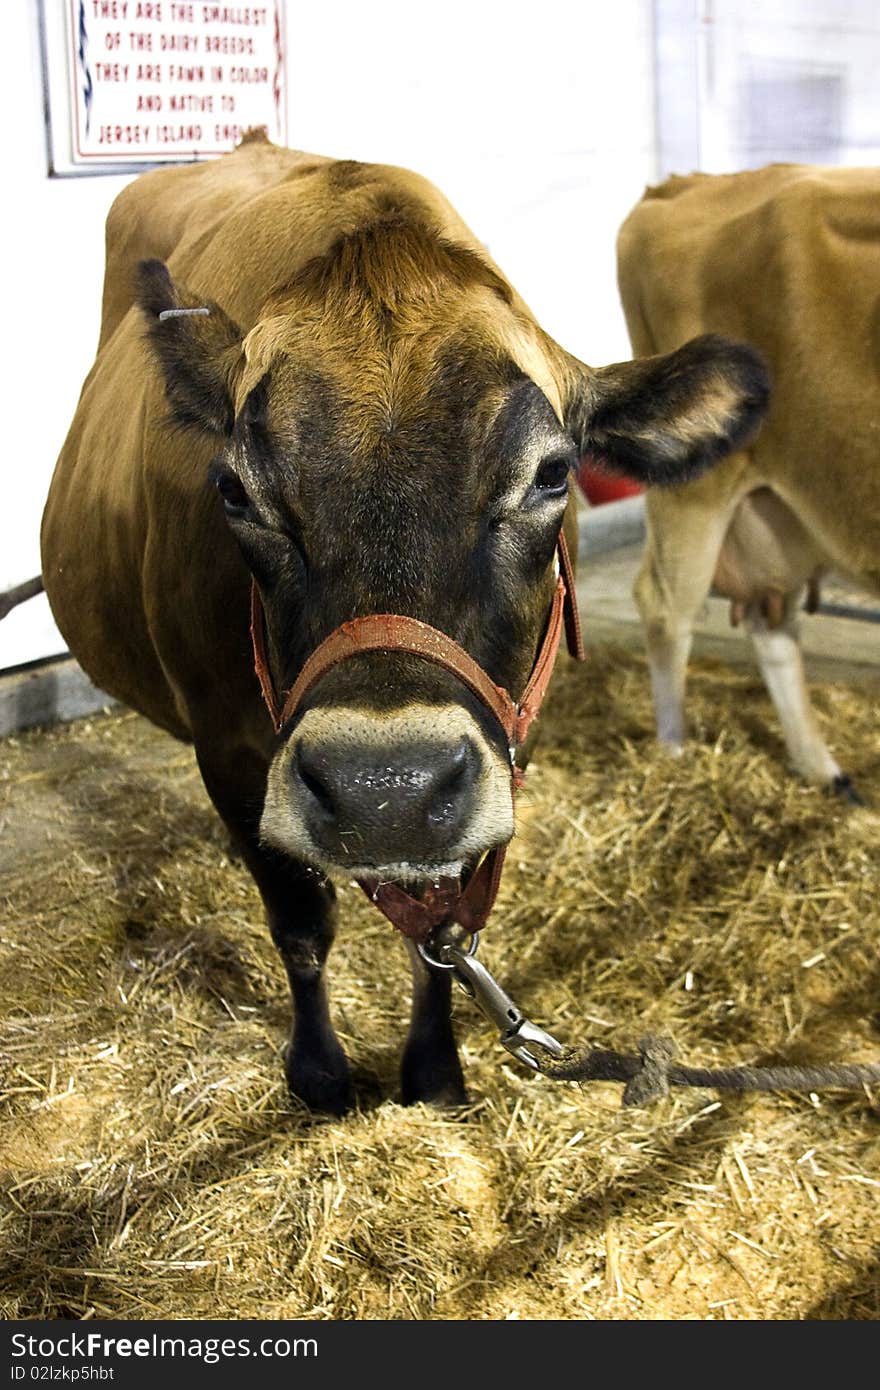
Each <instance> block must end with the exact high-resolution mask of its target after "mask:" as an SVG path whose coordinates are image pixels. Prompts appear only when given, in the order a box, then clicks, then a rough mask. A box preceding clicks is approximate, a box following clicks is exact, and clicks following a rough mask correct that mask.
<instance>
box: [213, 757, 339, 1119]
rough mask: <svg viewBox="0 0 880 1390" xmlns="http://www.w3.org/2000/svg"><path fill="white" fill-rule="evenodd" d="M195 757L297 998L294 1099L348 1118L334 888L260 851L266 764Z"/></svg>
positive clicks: (288, 1064)
mask: <svg viewBox="0 0 880 1390" xmlns="http://www.w3.org/2000/svg"><path fill="white" fill-rule="evenodd" d="M197 752H198V759H199V767H200V769H201V772H202V777H203V779H204V782H205V786H206V787H207V789H208V794H209V795H210V797H211V800H212V801H213V802H214V805H215V806H216V807H217V810H218V811H219V812H220V815H221V816H222V817H223V820H224V821H225V822H226V825H227V826H228V827H229V829H230V831H231V832H232V834H233V837H234V839H235V840H236V841H237V843H238V844H239V845H240V847H241V851H242V855H243V857H244V860H245V863H246V864H247V866H248V868H249V869H250V871H251V873H252V875H253V877H254V880H255V882H256V884H257V887H258V888H259V890H260V895H261V897H262V899H263V902H264V904H265V907H266V915H267V918H268V921H269V928H270V930H271V933H272V939H273V941H274V942H275V945H276V946H277V947H278V950H279V952H280V954H281V959H282V960H283V961H284V966H285V969H286V970H287V977H288V979H289V981H290V989H291V993H292V995H293V1027H292V1032H291V1037H290V1043H289V1045H288V1048H287V1052H286V1055H285V1070H286V1073H287V1082H288V1086H289V1087H290V1090H291V1093H292V1094H293V1095H295V1096H297V1097H298V1098H299V1099H300V1100H302V1101H304V1102H305V1104H306V1105H307V1106H308V1107H309V1109H311V1110H321V1111H326V1112H328V1113H330V1114H333V1115H341V1114H343V1113H344V1112H345V1111H346V1110H347V1109H348V1108H349V1106H350V1105H351V1102H352V1087H351V1078H350V1075H349V1069H348V1062H347V1061H346V1058H345V1053H344V1052H343V1050H342V1047H341V1046H340V1043H339V1040H338V1038H337V1037H336V1034H335V1033H334V1031H333V1025H332V1023H331V1022H330V1010H329V1006H328V1002H327V990H326V985H325V981H324V966H325V962H326V960H327V954H328V952H329V950H330V946H331V943H332V941H333V936H334V925H335V914H336V905H335V900H334V893H333V886H332V884H331V883H330V882H329V881H328V880H327V879H325V878H324V877H323V876H322V875H321V874H318V873H316V872H315V871H314V870H312V869H309V868H307V867H306V866H305V865H304V864H300V863H299V862H297V861H296V860H294V859H290V858H287V857H285V856H282V855H279V854H277V853H273V852H272V851H271V850H267V849H266V848H264V847H263V846H262V845H261V844H260V840H259V817H260V811H261V809H262V805H263V793H264V788H265V781H266V764H265V762H264V761H263V760H262V759H261V758H260V757H259V756H258V755H257V754H255V753H254V752H253V751H252V750H251V749H241V748H239V749H236V750H233V752H232V753H231V754H230V756H227V757H224V758H223V759H222V760H221V759H220V758H219V757H218V756H217V754H216V751H212V753H211V754H206V753H205V752H204V751H199V750H197Z"/></svg>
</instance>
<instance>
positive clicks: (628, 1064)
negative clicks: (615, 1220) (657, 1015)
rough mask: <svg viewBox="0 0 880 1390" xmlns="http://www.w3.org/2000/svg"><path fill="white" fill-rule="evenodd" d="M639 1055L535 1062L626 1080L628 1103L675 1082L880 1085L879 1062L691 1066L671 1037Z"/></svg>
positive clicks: (590, 1050)
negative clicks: (680, 1061)
mask: <svg viewBox="0 0 880 1390" xmlns="http://www.w3.org/2000/svg"><path fill="white" fill-rule="evenodd" d="M638 1046H639V1052H638V1055H636V1054H634V1053H631V1052H629V1053H627V1052H614V1051H611V1050H609V1049H606V1048H600V1047H590V1046H586V1047H566V1048H564V1049H563V1051H562V1053H561V1055H560V1056H558V1057H552V1056H551V1055H550V1054H549V1053H548V1052H545V1051H543V1050H541V1051H540V1053H537V1052H536V1056H535V1060H536V1061H537V1063H538V1070H539V1071H540V1072H541V1073H542V1075H544V1076H547V1077H549V1078H550V1079H551V1080H552V1081H624V1082H626V1086H625V1088H624V1092H623V1104H624V1105H625V1106H636V1105H650V1104H651V1103H652V1102H654V1101H656V1100H660V1099H661V1098H662V1097H663V1096H665V1095H668V1094H669V1088H670V1086H705V1087H708V1088H711V1089H713V1090H717V1091H827V1090H861V1088H862V1087H863V1086H876V1085H878V1084H880V1062H869V1063H864V1064H857V1063H840V1064H839V1065H838V1064H829V1065H827V1066H815V1067H798V1066H779V1067H750V1066H741V1067H717V1068H713V1067H686V1066H682V1065H680V1064H678V1063H676V1062H675V1060H674V1059H675V1047H674V1044H673V1043H671V1042H670V1040H669V1039H668V1038H656V1037H647V1038H642V1039H641V1041H640V1042H639V1045H638Z"/></svg>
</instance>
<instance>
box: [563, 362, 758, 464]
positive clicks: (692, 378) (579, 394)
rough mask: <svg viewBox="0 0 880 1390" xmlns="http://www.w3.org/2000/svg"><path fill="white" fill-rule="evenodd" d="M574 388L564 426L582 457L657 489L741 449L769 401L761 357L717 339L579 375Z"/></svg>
mask: <svg viewBox="0 0 880 1390" xmlns="http://www.w3.org/2000/svg"><path fill="white" fill-rule="evenodd" d="M569 361H570V363H571V364H572V365H573V361H574V359H569ZM578 365H579V366H580V364H578ZM569 385H570V389H569V393H568V399H567V401H566V408H565V423H566V426H567V428H568V429H569V430H570V431H571V433H572V434H573V435H574V438H575V441H576V443H577V444H578V446H579V447H580V450H581V453H582V454H590V455H592V456H593V457H594V458H595V459H597V460H598V461H599V462H604V463H607V465H608V467H609V468H613V469H615V470H616V471H618V472H620V473H625V474H627V475H628V476H629V477H631V478H635V479H636V480H637V481H638V482H641V483H645V484H647V485H650V486H660V487H662V486H664V485H669V484H672V483H682V482H685V481H686V480H687V479H688V478H694V477H696V476H697V475H698V474H699V473H702V472H703V470H704V469H706V468H708V467H709V466H710V465H711V464H713V463H715V462H717V461H718V459H720V458H723V457H724V455H725V454H729V453H732V452H733V451H734V450H736V449H739V448H742V446H743V445H744V444H747V443H748V442H749V440H750V439H751V438H752V436H753V435H754V434H755V432H756V430H757V429H758V426H759V425H760V423H761V420H762V419H763V417H764V414H765V412H766V409H767V405H768V402H769V399H770V375H769V372H768V370H767V367H766V364H765V363H764V360H763V358H762V357H761V356H760V355H759V353H757V352H756V351H755V350H754V349H753V348H751V347H747V346H746V345H745V344H744V343H734V342H731V341H730V340H729V339H728V338H722V337H719V336H717V335H715V334H706V335H705V336H704V337H701V338H693V339H692V340H691V341H690V342H689V343H685V345H684V347H680V348H678V349H677V350H676V351H675V352H670V353H666V354H664V355H662V356H659V357H643V358H638V359H636V360H635V361H633V362H618V363H616V364H615V365H614V366H612V367H603V368H600V369H599V370H597V371H592V370H590V369H589V368H582V371H581V372H579V373H577V379H575V378H574V377H573V376H570V377H569Z"/></svg>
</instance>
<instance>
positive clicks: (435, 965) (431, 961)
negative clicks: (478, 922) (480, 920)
mask: <svg viewBox="0 0 880 1390" xmlns="http://www.w3.org/2000/svg"><path fill="white" fill-rule="evenodd" d="M479 944H480V933H479V932H478V931H475V932H474V934H473V936H472V937H471V940H470V945H469V946H468V948H467V950H466V951H463V952H462V951H459V950H458V948H457V947H453V946H441V947H440V950H441V951H452V950H455V951H456V953H457V954H458V955H460V956H461V957H462V959H464V960H467V959H468V957H470V956H474V955H476V953H477V947H478V946H479ZM416 950H417V951H418V953H419V955H420V956H421V958H422V960H423V961H424V962H425V964H426V965H430V966H431V968H432V969H433V970H455V969H456V964H455V962H454V961H453V962H449V961H444V960H438V959H437V957H436V956H432V955H431V953H430V951H429V950H428V946H427V942H424V941H419V942H417V943H416Z"/></svg>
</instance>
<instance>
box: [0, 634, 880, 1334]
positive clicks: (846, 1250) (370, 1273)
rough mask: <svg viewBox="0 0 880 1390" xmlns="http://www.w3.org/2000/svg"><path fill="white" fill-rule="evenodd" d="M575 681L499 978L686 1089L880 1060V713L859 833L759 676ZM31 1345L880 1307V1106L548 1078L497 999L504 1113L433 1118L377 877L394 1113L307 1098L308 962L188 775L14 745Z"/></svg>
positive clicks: (170, 754) (373, 1093)
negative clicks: (681, 1064)
mask: <svg viewBox="0 0 880 1390" xmlns="http://www.w3.org/2000/svg"><path fill="white" fill-rule="evenodd" d="M690 690H691V693H690V699H689V713H690V716H691V720H692V724H693V740H692V742H691V744H690V746H689V747H688V749H687V751H686V753H685V755H684V756H683V757H681V758H680V759H677V760H674V759H671V758H669V757H668V756H666V755H664V754H663V753H662V752H661V751H660V750H658V749H657V747H656V746H655V744H654V741H653V737H652V721H651V715H650V708H649V700H648V693H647V677H646V672H645V668H644V663H643V662H642V661H641V660H640V659H638V658H636V657H633V656H631V655H627V654H625V653H623V652H619V651H614V650H611V649H608V650H603V651H598V652H594V653H593V654H592V657H591V660H590V662H589V664H588V665H587V666H586V667H584V668H582V669H574V668H570V667H568V666H566V669H565V670H562V671H560V673H559V676H558V677H557V683H556V687H555V690H554V692H553V695H552V697H551V705H550V707H549V708H548V710H547V712H546V714H545V715H544V717H543V718H542V725H543V741H542V743H541V745H540V747H539V750H538V753H537V756H536V760H535V762H534V764H533V767H532V769H531V771H530V774H529V781H528V789H527V791H526V793H525V794H524V797H523V803H522V815H521V833H520V837H519V838H518V840H517V842H516V843H515V846H514V848H513V850H512V852H511V854H510V855H509V858H508V865H509V867H508V869H507V872H506V876H505V880H504V883H503V886H502V891H501V895H500V899H499V903H498V906H497V908H496V911H495V913H494V915H493V918H492V920H491V922H490V925H489V927H488V929H487V931H486V933H485V936H484V942H483V947H482V955H483V958H484V959H485V961H486V963H487V964H488V965H489V966H490V968H491V969H492V970H493V971H494V972H495V973H496V974H497V976H498V977H499V979H500V980H501V981H502V982H503V983H504V984H505V986H506V988H507V989H508V990H509V991H510V993H511V994H512V995H513V997H514V998H515V999H516V1000H517V1001H518V1002H519V1003H520V1004H521V1005H522V1007H523V1008H524V1009H525V1010H526V1011H527V1012H528V1013H529V1014H530V1016H531V1017H533V1018H535V1019H536V1020H537V1021H539V1022H541V1023H542V1024H544V1025H545V1026H547V1027H549V1028H550V1029H551V1030H552V1031H553V1032H555V1033H556V1034H557V1035H558V1036H559V1037H560V1038H561V1039H563V1040H564V1041H572V1042H575V1041H580V1040H585V1039H586V1038H592V1039H593V1040H594V1041H595V1042H597V1043H602V1044H607V1045H610V1046H617V1047H626V1048H628V1047H631V1046H632V1045H633V1044H634V1042H635V1041H636V1040H637V1039H638V1038H639V1037H641V1036H642V1035H643V1034H644V1033H646V1032H654V1033H663V1034H666V1035H669V1036H671V1037H672V1038H673V1039H674V1040H675V1042H676V1044H677V1046H678V1049H679V1053H680V1055H681V1056H683V1057H684V1058H686V1059H687V1060H693V1061H694V1062H699V1063H705V1064H708V1065H720V1064H722V1063H724V1062H731V1061H744V1060H760V1061H770V1060H783V1059H785V1060H793V1061H819V1060H823V1059H835V1060H841V1059H852V1060H870V1059H873V1058H876V1057H878V1055H880V1013H878V1011H880V968H878V966H880V958H878V943H880V930H878V928H880V921H878V916H880V914H878V881H877V830H878V815H877V812H876V811H875V810H872V809H870V808H871V807H880V755H878V743H877V731H876V708H877V698H876V697H877V688H876V684H875V685H874V686H873V687H871V686H866V687H861V688H848V687H844V686H842V685H825V686H822V687H819V688H818V689H816V690H815V692H814V696H815V705H816V707H817V711H818V718H819V722H820V724H821V726H822V727H823V728H824V729H825V730H826V731H827V733H828V736H829V738H830V741H831V742H832V745H833V747H834V749H835V751H836V752H837V754H838V756H839V757H840V759H841V761H842V762H843V764H844V766H845V767H846V768H847V770H848V771H850V772H851V773H852V774H853V776H854V778H855V779H856V781H857V784H858V786H859V789H860V790H861V792H862V794H863V796H864V797H865V799H866V802H867V807H866V808H863V809H858V808H856V809H853V808H851V807H849V806H847V805H845V804H841V803H838V802H836V801H833V800H830V799H829V798H828V797H826V796H825V795H823V794H822V793H821V792H820V791H817V790H815V789H812V788H809V787H806V786H804V785H802V784H801V783H799V782H798V781H796V780H795V779H794V778H792V777H791V776H790V775H789V774H788V773H787V772H786V770H785V767H784V759H783V752H782V748H781V744H780V741H779V738H778V735H777V733H776V731H775V723H774V721H773V718H772V714H771V712H770V710H769V707H768V703H767V699H766V696H765V694H764V691H763V689H762V688H761V686H760V685H759V683H758V681H757V679H756V678H755V677H754V676H753V675H751V674H744V673H742V672H739V673H733V672H730V671H729V670H726V669H724V668H722V667H720V666H715V665H710V664H709V663H706V662H704V663H702V664H698V665H696V666H695V667H694V669H693V671H692V675H691V683H690ZM0 777H2V785H0V792H2V804H0V826H2V835H0V869H2V874H3V880H2V902H3V913H2V922H0V1015H2V1018H3V1020H4V1022H3V1025H2V1038H0V1060H2V1068H3V1070H2V1079H0V1089H2V1096H0V1100H2V1107H3V1112H2V1113H3V1118H2V1127H0V1170H2V1173H0V1191H2V1196H0V1213H2V1222H0V1311H2V1313H3V1315H4V1316H6V1317H44V1318H45V1317H48V1318H59V1317H73V1318H80V1317H86V1316H91V1317H104V1318H121V1317H128V1318H140V1317H151V1318H158V1317H166V1318H191V1317H203V1316H215V1317H237V1318H245V1317H255V1318H267V1317H285V1318H289V1317H318V1318H388V1317H390V1318H421V1319H424V1318H471V1317H477V1318H533V1319H543V1318H607V1317H615V1318H634V1319H650V1318H734V1319H735V1318H764V1319H772V1318H806V1317H810V1318H834V1319H837V1318H847V1317H848V1318H876V1317H877V1316H878V1315H880V1266H878V1257H877V1250H878V1243H880V1242H878V1235H880V1220H878V1209H880V1207H878V1197H880V1128H878V1120H880V1108H878V1097H877V1094H876V1092H875V1093H873V1094H869V1093H868V1092H864V1093H858V1094H849V1095H847V1094H843V1093H839V1094H838V1093H836V1094H826V1095H823V1096H822V1097H814V1098H810V1097H808V1096H761V1097H746V1098H736V1097H729V1096H728V1097H723V1096H717V1095H715V1094H713V1093H712V1092H701V1091H695V1092H676V1093H675V1094H674V1095H673V1096H672V1097H670V1098H669V1099H668V1100H666V1101H663V1102H662V1103H661V1104H659V1105H658V1106H656V1107H655V1108H653V1109H651V1110H648V1111H622V1110H621V1109H620V1106H619V1101H620V1088H619V1087H617V1086H612V1085H597V1086H592V1087H589V1088H579V1087H577V1086H575V1085H572V1084H562V1085H559V1084H553V1083H551V1082H549V1081H546V1080H542V1079H540V1078H536V1077H534V1076H532V1075H531V1074H530V1073H528V1072H526V1071H524V1070H523V1069H522V1068H521V1067H519V1066H518V1065H517V1064H516V1063H515V1062H514V1061H513V1060H512V1059H511V1058H509V1057H508V1056H507V1054H506V1053H505V1052H503V1051H502V1050H501V1049H500V1048H499V1047H498V1045H497V1044H496V1042H495V1041H494V1038H493V1035H492V1033H491V1030H490V1029H489V1028H488V1026H486V1025H485V1024H484V1022H483V1020H482V1019H481V1017H480V1016H479V1015H478V1014H477V1012H476V1011H475V1009H474V1007H473V1006H472V1005H471V1004H470V1003H469V1001H468V1000H466V999H465V998H464V997H463V996H462V997H461V998H460V999H459V1001H458V1002H457V1004H456V1017H457V1030H458V1034H459V1037H460V1040H461V1044H462V1052H463V1057H464V1063H465V1070H466V1075H467V1078H468V1084H469V1088H470V1094H471V1097H472V1101H471V1104H470V1106H469V1107H468V1108H467V1109H466V1110H464V1111H463V1112H451V1113H450V1112H446V1113H444V1112H440V1111H435V1110H432V1109H429V1108H427V1107H423V1106H419V1107H415V1108H411V1109H405V1108H403V1107H401V1106H400V1105H399V1104H398V1103H396V1100H395V1097H396V1094H397V1062H398V1055H399V1050H400V1045H401V1041H402V1038H403V1033H404V1028H405V1017H404V1009H405V1005H404V1003H402V1001H405V999H406V996H407V992H408V971H407V968H406V963H405V954H404V951H403V949H402V946H401V944H400V943H399V941H397V940H396V939H395V938H394V935H393V932H392V929H391V928H390V927H389V926H388V924H387V923H386V922H385V920H384V918H381V917H380V916H379V915H378V914H377V913H375V912H374V911H373V909H371V908H370V906H369V904H368V903H366V901H365V900H363V899H362V897H361V895H360V894H359V893H357V892H356V891H355V890H353V889H352V888H351V887H349V886H346V885H342V888H341V930H340V934H339V938H338V941H337V945H336V947H335V950H334V953H333V955H332V957H331V969H330V974H331V993H332V1001H333V1008H334V1015H335V1019H336V1023H337V1026H338V1029H339V1032H340V1034H341V1036H342V1038H343V1040H344V1043H345V1045H346V1047H347V1049H348V1052H349V1055H350V1057H351V1059H352V1061H353V1064H354V1067H355V1071H356V1080H357V1087H358V1095H359V1108H358V1110H357V1111H356V1112H355V1113H354V1114H352V1115H351V1116H349V1117H347V1118H345V1119H343V1120H332V1121H331V1120H322V1119H314V1118H312V1117H310V1116H309V1115H308V1114H306V1113H304V1111H303V1110H302V1109H301V1108H300V1107H298V1106H297V1105H296V1104H294V1103H292V1102H291V1101H290V1100H289V1099H288V1097H287V1095H286V1093H285V1090H284V1086H283V1079H282V1069H281V1062H280V1049H281V1047H282V1045H283V1043H284V1041H285V1035H286V1031H287V1026H288V998H287V988H286V983H285V981H284V977H283V972H282V970H281V967H280V964H279V962H278V960H277V958H276V956H275V953H274V950H273V948H272V946H271V943H270V941H269V939H268V934H267V932H266V930H265V928H264V926H263V923H262V920H261V909H260V904H259V900H258V897H257V894H256V891H255V889H254V887H253V885H252V883H251V881H250V879H249V876H248V874H247V872H246V871H245V870H244V868H243V867H242V865H241V864H239V863H237V862H231V861H230V857H229V850H228V844H227V840H226V836H225V833H224V831H223V829H222V827H221V826H220V824H219V822H218V821H217V819H216V817H215V815H214V813H213V811H212V809H211V807H210V805H209V803H208V801H207V799H206V796H205V794H204V792H203V790H202V787H201V783H200V781H199V778H198V774H197V772H196V770H195V765H194V760H193V757H192V754H191V752H190V750H188V749H187V748H185V747H183V746H181V745H179V744H175V743H174V742H173V741H172V740H170V739H168V738H166V737H165V736H164V735H162V734H160V733H158V732H157V731H156V730H154V729H152V728H151V727H150V726H149V725H147V724H146V723H145V722H144V721H143V720H141V719H139V718H137V717H136V716H134V715H131V714H118V713H117V714H113V715H110V716H106V717H100V718H95V719H93V720H91V721H88V722H80V723H78V724H73V725H70V726H68V727H66V728H60V729H56V730H53V731H51V732H47V733H40V734H33V735H28V736H24V737H21V738H19V739H14V740H8V741H7V742H6V743H5V744H3V745H2V746H0Z"/></svg>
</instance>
